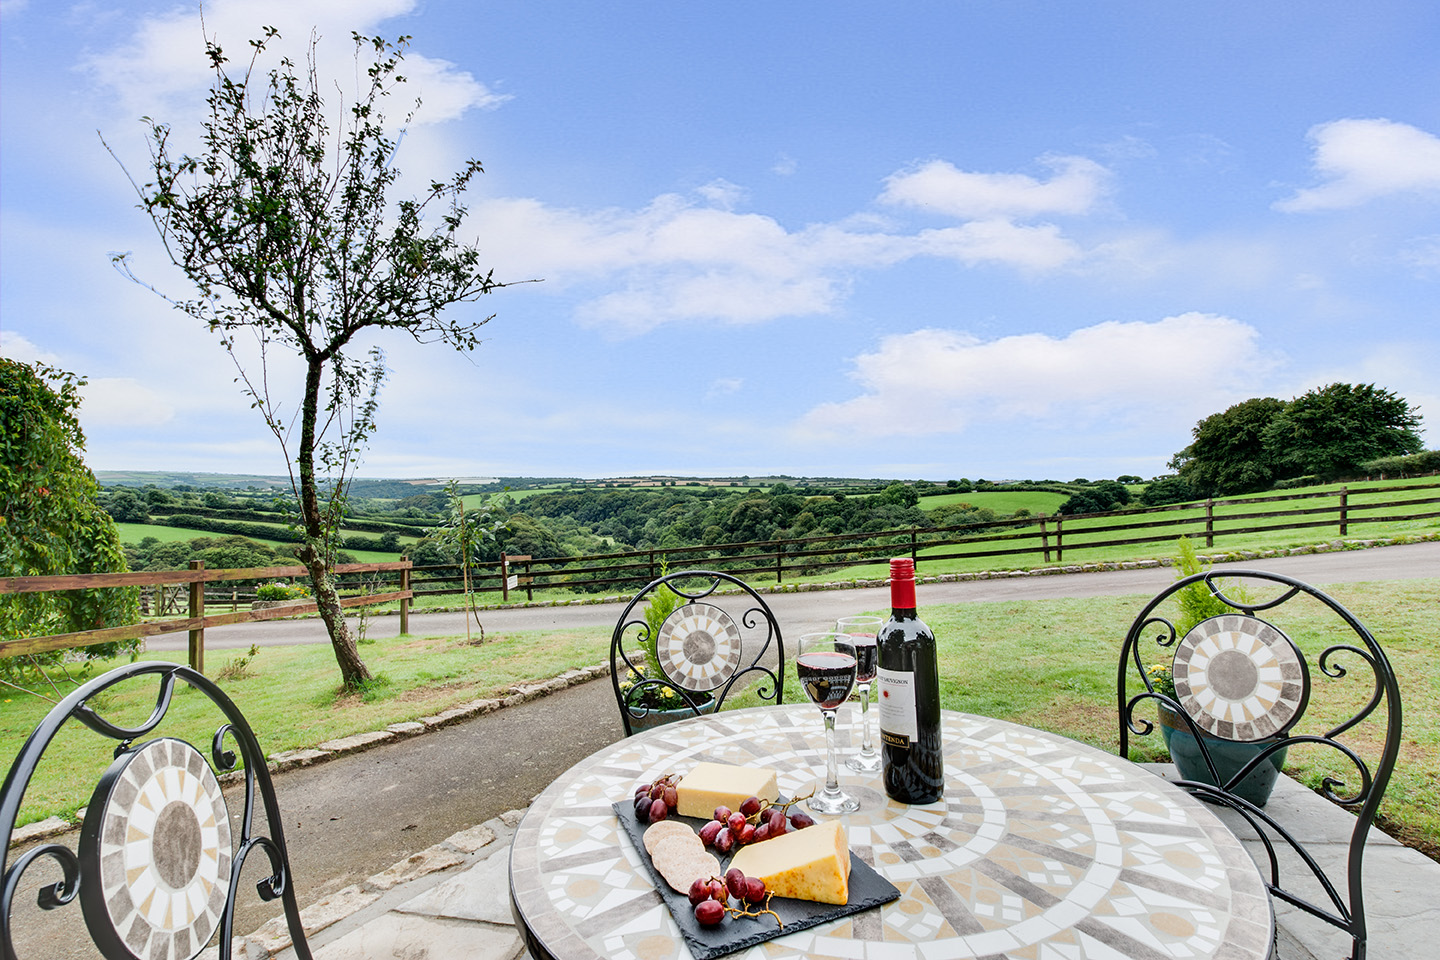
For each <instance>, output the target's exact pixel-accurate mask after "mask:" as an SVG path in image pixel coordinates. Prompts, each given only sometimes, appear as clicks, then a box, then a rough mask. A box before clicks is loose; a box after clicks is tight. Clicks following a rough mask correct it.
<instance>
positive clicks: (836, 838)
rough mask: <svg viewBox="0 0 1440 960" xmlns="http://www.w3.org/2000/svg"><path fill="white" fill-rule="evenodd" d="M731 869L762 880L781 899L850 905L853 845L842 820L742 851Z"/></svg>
mask: <svg viewBox="0 0 1440 960" xmlns="http://www.w3.org/2000/svg"><path fill="white" fill-rule="evenodd" d="M730 866H731V867H732V868H733V869H736V870H739V871H740V872H741V873H743V874H745V876H747V877H759V878H760V879H761V880H763V881H764V882H765V889H766V890H769V891H770V892H771V893H773V894H775V896H777V897H793V898H795V899H796V900H814V901H816V902H818V903H837V904H843V903H848V902H849V901H850V841H849V838H848V837H847V836H846V835H845V827H844V826H843V825H842V824H841V823H840V821H839V820H827V821H825V822H823V823H817V824H816V825H815V826H813V827H806V828H805V829H803V830H792V831H790V832H789V833H782V834H781V835H780V836H778V837H772V838H771V839H769V840H765V841H762V842H760V843H752V844H750V845H749V846H748V847H741V848H740V852H739V853H737V854H735V857H734V859H732V860H731V861H730Z"/></svg>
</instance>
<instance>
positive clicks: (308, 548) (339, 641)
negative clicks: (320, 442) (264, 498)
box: [295, 353, 373, 690]
mask: <svg viewBox="0 0 1440 960" xmlns="http://www.w3.org/2000/svg"><path fill="white" fill-rule="evenodd" d="M307 360H308V364H307V369H306V372H305V400H304V406H303V407H302V412H301V417H300V449H299V451H298V453H297V455H296V458H295V460H296V466H297V467H298V468H299V470H298V472H299V474H300V490H299V491H298V492H299V495H300V521H301V523H302V524H304V527H305V544H304V546H302V547H301V549H300V562H301V563H303V564H305V569H307V570H309V571H310V583H311V585H312V587H313V588H314V591H315V603H316V606H318V607H319V610H320V619H321V620H323V621H324V622H325V630H326V632H328V633H329V634H330V646H331V647H332V648H333V649H334V651H335V662H336V663H337V664H339V666H340V679H341V682H342V683H344V685H345V687H346V689H348V690H354V689H357V688H359V687H360V686H361V685H362V684H364V683H367V682H369V681H370V680H371V679H373V678H372V677H371V676H370V670H369V668H368V667H366V666H365V661H363V660H361V659H360V649H359V647H358V646H356V644H355V635H354V634H352V633H351V632H350V625H349V624H348V623H346V622H345V611H344V609H343V608H342V607H341V606H340V592H339V591H338V590H336V589H335V578H334V576H333V575H332V574H331V572H330V551H329V549H328V545H329V536H327V534H329V535H332V536H333V535H334V533H335V532H336V531H332V530H326V529H325V517H324V511H323V510H322V509H321V506H320V495H319V491H318V490H317V488H316V485H315V421H316V419H317V417H318V416H319V410H320V381H321V378H322V377H323V376H324V371H325V359H324V358H323V357H322V356H318V355H316V354H313V353H312V354H311V355H310V356H309V357H308V358H307Z"/></svg>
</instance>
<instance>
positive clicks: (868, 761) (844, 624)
mask: <svg viewBox="0 0 1440 960" xmlns="http://www.w3.org/2000/svg"><path fill="white" fill-rule="evenodd" d="M884 625H885V619H884V618H883V617H840V618H839V619H837V620H836V621H835V630H836V632H838V633H848V634H849V635H850V638H851V639H852V640H853V641H854V642H855V685H856V688H857V689H858V690H859V691H860V728H861V729H862V730H863V731H864V734H863V739H862V740H861V741H860V743H861V746H860V752H859V753H852V754H851V755H850V757H849V758H848V759H847V760H846V761H845V766H847V767H849V768H850V769H851V770H856V771H859V772H860V773H874V772H875V771H877V770H879V769H880V766H881V760H880V751H879V750H876V749H875V744H874V743H873V742H872V741H871V740H870V685H871V684H872V683H874V682H875V668H876V667H877V666H878V664H879V659H880V654H879V651H878V650H877V649H876V646H875V637H876V635H877V634H879V632H880V628H881V627H882V626H884Z"/></svg>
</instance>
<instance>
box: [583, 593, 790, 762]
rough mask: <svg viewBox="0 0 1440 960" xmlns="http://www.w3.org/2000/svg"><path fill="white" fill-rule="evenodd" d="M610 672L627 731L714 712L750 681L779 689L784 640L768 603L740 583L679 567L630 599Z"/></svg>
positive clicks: (775, 692) (774, 694)
mask: <svg viewBox="0 0 1440 960" xmlns="http://www.w3.org/2000/svg"><path fill="white" fill-rule="evenodd" d="M610 676H611V682H612V684H613V685H614V687H615V702H616V703H617V704H618V705H619V707H620V716H621V718H622V719H623V720H624V722H625V733H626V735H627V736H628V735H630V734H632V733H634V732H635V731H636V730H643V729H648V728H650V727H653V726H656V725H657V724H660V723H665V722H668V721H670V720H675V719H684V718H685V717H690V716H700V715H701V714H704V713H711V712H713V711H716V710H719V709H720V708H721V706H722V705H723V704H724V702H725V699H726V697H728V696H729V695H730V694H731V693H732V692H733V691H735V690H736V689H737V687H746V686H748V685H750V684H751V683H752V682H753V683H754V685H755V691H756V695H757V696H758V697H759V699H760V700H761V701H764V702H770V703H777V704H778V703H780V702H781V700H782V697H783V695H784V690H783V686H784V676H785V641H784V639H783V638H782V637H781V635H780V624H779V623H778V622H777V621H776V619H775V614H774V613H772V612H771V610H770V605H769V604H767V603H766V602H765V601H764V599H763V598H761V596H760V595H759V594H758V593H756V592H755V591H754V590H752V589H751V588H750V587H749V586H748V585H747V584H745V583H744V582H743V581H741V580H739V579H737V578H735V577H733V576H731V575H730V574H728V573H720V572H718V571H714V570H682V571H680V572H679V573H670V574H666V575H665V576H663V577H660V578H658V579H656V580H653V581H651V582H650V583H649V584H647V585H646V586H645V588H644V589H642V590H641V591H640V592H639V593H637V594H635V596H634V597H632V598H631V600H630V602H629V604H627V605H626V607H625V609H624V611H623V612H622V613H621V614H620V619H619V620H618V621H617V622H616V624H615V631H614V633H613V634H611V637H610Z"/></svg>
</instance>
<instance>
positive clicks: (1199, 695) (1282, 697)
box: [1118, 570, 1401, 960]
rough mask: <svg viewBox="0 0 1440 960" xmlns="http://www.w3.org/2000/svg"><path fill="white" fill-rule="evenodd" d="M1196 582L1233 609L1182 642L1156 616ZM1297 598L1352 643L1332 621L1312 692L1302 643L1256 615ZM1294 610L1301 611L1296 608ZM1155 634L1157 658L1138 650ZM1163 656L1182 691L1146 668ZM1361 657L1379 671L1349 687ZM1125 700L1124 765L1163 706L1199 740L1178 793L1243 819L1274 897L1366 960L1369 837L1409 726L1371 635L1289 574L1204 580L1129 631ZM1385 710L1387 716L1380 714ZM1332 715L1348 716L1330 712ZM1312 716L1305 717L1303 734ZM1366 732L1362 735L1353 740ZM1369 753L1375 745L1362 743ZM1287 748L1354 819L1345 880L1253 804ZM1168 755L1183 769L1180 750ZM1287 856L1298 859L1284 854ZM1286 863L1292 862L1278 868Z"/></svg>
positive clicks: (1160, 599)
mask: <svg viewBox="0 0 1440 960" xmlns="http://www.w3.org/2000/svg"><path fill="white" fill-rule="evenodd" d="M1196 586H1198V587H1199V588H1200V589H1202V590H1208V592H1209V594H1210V595H1211V596H1213V597H1215V598H1217V599H1218V600H1220V601H1221V602H1222V603H1223V604H1224V607H1225V608H1227V609H1226V611H1225V612H1224V613H1221V614H1219V615H1217V616H1213V617H1210V618H1209V619H1206V620H1204V621H1203V622H1201V623H1199V624H1197V625H1196V626H1194V627H1193V628H1192V629H1191V630H1190V631H1189V632H1188V633H1186V635H1185V636H1183V637H1177V636H1176V629H1175V626H1174V624H1173V623H1171V621H1170V620H1169V619H1167V618H1166V617H1165V616H1163V615H1161V613H1160V608H1161V606H1162V604H1165V603H1166V602H1167V601H1172V602H1173V601H1175V600H1176V599H1177V598H1176V595H1177V594H1178V593H1180V592H1181V591H1183V590H1186V589H1187V588H1192V589H1193V588H1194V587H1196ZM1257 593H1263V594H1264V598H1263V599H1255V598H1254V597H1253V596H1252V594H1257ZM1297 597H1298V598H1306V597H1308V598H1311V599H1313V600H1314V601H1318V603H1319V604H1320V605H1322V606H1319V607H1317V606H1316V605H1315V604H1313V603H1307V602H1305V601H1304V600H1303V599H1302V600H1301V601H1300V602H1299V603H1297V607H1305V608H1307V609H1308V610H1310V611H1318V612H1319V614H1320V615H1321V616H1324V617H1326V619H1327V620H1330V617H1329V615H1330V614H1334V616H1335V617H1338V618H1339V620H1340V621H1343V628H1344V629H1345V630H1348V633H1349V634H1353V638H1346V637H1343V636H1342V637H1341V638H1340V639H1335V640H1330V639H1328V637H1329V635H1330V633H1332V632H1334V631H1337V630H1339V629H1341V625H1340V624H1335V623H1333V622H1328V623H1326V625H1325V628H1324V629H1325V630H1326V631H1327V632H1326V633H1324V634H1322V635H1321V636H1322V637H1324V638H1326V639H1325V640H1324V641H1322V642H1325V643H1326V646H1325V647H1324V649H1323V650H1321V651H1320V653H1319V655H1318V656H1316V657H1314V658H1313V663H1314V666H1315V670H1316V672H1318V674H1319V676H1318V677H1315V679H1316V680H1317V681H1319V683H1318V684H1314V685H1312V682H1311V680H1312V676H1313V673H1312V669H1311V666H1310V662H1309V661H1307V659H1306V655H1305V654H1304V652H1302V650H1301V649H1300V647H1299V646H1298V645H1296V643H1295V642H1294V641H1292V640H1291V639H1290V638H1289V637H1288V636H1286V635H1285V633H1283V632H1282V631H1281V630H1280V628H1279V627H1277V626H1275V625H1274V624H1273V623H1271V622H1269V621H1268V620H1266V619H1261V618H1260V617H1259V616H1257V615H1256V614H1257V613H1265V614H1266V616H1267V617H1268V616H1270V615H1271V614H1270V611H1273V610H1275V609H1276V608H1279V607H1280V606H1282V605H1283V604H1285V603H1287V602H1289V601H1291V600H1293V599H1296V598H1297ZM1296 612H1298V611H1297V610H1296V608H1294V607H1292V608H1291V609H1290V610H1288V611H1287V613H1291V614H1293V613H1296ZM1305 629H1306V631H1307V633H1308V632H1310V628H1308V627H1306V628H1305ZM1152 638H1153V642H1154V643H1155V644H1156V647H1157V649H1156V650H1153V651H1150V650H1148V649H1147V650H1142V647H1145V648H1148V646H1149V641H1150V640H1151V639H1152ZM1156 652H1160V653H1165V654H1166V655H1167V656H1168V665H1169V666H1170V670H1171V675H1172V679H1173V682H1174V693H1173V694H1171V693H1169V692H1168V691H1167V692H1163V693H1162V692H1161V691H1160V690H1158V689H1157V678H1156V676H1155V675H1153V674H1152V672H1151V671H1152V670H1153V669H1154V667H1153V666H1149V667H1148V669H1147V662H1146V661H1147V659H1148V655H1153V654H1154V653H1156ZM1357 660H1358V661H1359V664H1364V665H1368V666H1369V668H1370V672H1369V674H1366V673H1364V672H1363V671H1360V672H1358V673H1357V676H1355V677H1353V678H1351V679H1350V680H1349V681H1348V684H1349V689H1347V683H1346V681H1345V679H1344V678H1346V677H1347V676H1348V673H1347V669H1346V666H1347V664H1348V666H1349V667H1350V668H1351V669H1355V668H1356V667H1357V666H1358V665H1359V664H1357V663H1356V662H1355V661H1357ZM1137 678H1138V679H1137ZM1322 678H1323V679H1322ZM1372 681H1373V687H1372V686H1371V683H1372ZM1127 683H1128V684H1132V685H1131V686H1129V688H1128V689H1129V690H1134V691H1136V692H1135V693H1134V694H1133V695H1131V694H1130V693H1129V692H1127ZM1357 686H1358V689H1356V687H1357ZM1118 692H1119V707H1120V755H1121V756H1127V755H1128V752H1129V745H1130V737H1131V735H1135V736H1137V737H1139V736H1146V735H1149V734H1150V733H1151V732H1152V731H1153V730H1154V729H1155V726H1156V725H1155V724H1154V723H1152V722H1151V721H1150V720H1148V719H1146V718H1144V717H1142V716H1139V715H1137V713H1136V708H1137V707H1138V706H1139V705H1140V704H1141V703H1142V702H1149V701H1155V702H1157V704H1158V705H1159V706H1160V710H1161V714H1162V719H1161V723H1162V724H1165V723H1169V724H1170V725H1171V726H1172V729H1178V730H1180V731H1181V732H1183V733H1188V734H1190V735H1191V736H1193V738H1194V741H1193V742H1194V744H1195V745H1196V747H1198V754H1199V760H1200V762H1199V769H1198V771H1197V772H1195V773H1193V774H1191V775H1190V776H1188V777H1186V776H1185V774H1184V771H1182V772H1181V776H1182V779H1180V780H1179V781H1177V783H1178V785H1179V786H1181V787H1184V788H1185V789H1187V790H1189V791H1190V792H1191V793H1192V794H1194V795H1195V796H1197V797H1199V798H1200V799H1202V800H1205V801H1208V802H1211V803H1214V804H1218V805H1221V806H1223V807H1227V808H1229V809H1231V810H1234V811H1236V813H1238V814H1239V815H1240V817H1241V818H1243V820H1244V821H1245V823H1246V824H1248V827H1249V829H1250V830H1252V831H1253V832H1254V835H1255V837H1256V839H1258V840H1259V841H1260V844H1261V845H1262V846H1263V849H1264V858H1265V859H1264V861H1263V862H1262V863H1261V868H1262V872H1263V873H1265V874H1267V876H1266V884H1267V886H1268V887H1269V889H1270V893H1271V896H1273V897H1275V898H1277V899H1279V900H1282V901H1284V902H1286V903H1289V904H1292V905H1293V906H1295V907H1298V908H1299V909H1301V910H1304V911H1306V912H1307V913H1310V914H1312V915H1314V916H1316V917H1319V918H1320V919H1322V920H1325V921H1327V922H1329V923H1331V924H1333V925H1334V926H1336V927H1338V928H1339V929H1340V930H1342V931H1343V932H1344V933H1345V934H1348V935H1349V937H1350V939H1351V948H1352V953H1351V960H1364V958H1365V949H1366V926H1365V899H1364V893H1363V890H1362V888H1361V872H1362V867H1363V865H1364V864H1363V858H1364V854H1365V839H1366V836H1367V834H1368V833H1369V831H1370V828H1371V825H1372V824H1373V822H1374V820H1375V813H1376V810H1377V809H1378V808H1379V806H1380V799H1381V797H1382V796H1383V795H1384V793H1385V787H1386V785H1387V784H1388V782H1389V780H1390V774H1391V771H1392V770H1393V769H1394V767H1395V760H1396V756H1397V754H1398V753H1399V749H1400V723H1401V714H1400V689H1399V686H1398V684H1397V683H1396V679H1395V671H1394V670H1393V669H1392V668H1391V666H1390V662H1389V660H1388V659H1387V658H1386V656H1385V653H1384V651H1383V650H1381V649H1380V645H1379V644H1378V643H1377V642H1376V640H1375V638H1374V636H1372V635H1371V633H1370V631H1369V630H1368V629H1366V628H1365V626H1364V625H1363V624H1362V623H1360V621H1359V620H1357V619H1356V618H1355V616H1354V615H1353V614H1351V613H1350V612H1349V611H1348V610H1346V609H1345V608H1344V607H1342V606H1341V605H1340V604H1339V603H1338V602H1336V601H1335V600H1334V599H1333V598H1331V597H1329V596H1327V595H1326V594H1324V593H1322V592H1321V591H1319V590H1317V589H1316V588H1314V587H1312V586H1309V585H1308V584H1305V583H1302V582H1300V581H1298V580H1293V579H1291V578H1289V577H1285V576H1281V575H1279V574H1274V573H1267V572H1264V571H1258V570H1226V571H1210V572H1207V573H1200V574H1195V575H1194V576H1189V577H1186V578H1184V579H1182V580H1179V581H1177V582H1176V583H1174V584H1172V585H1171V586H1170V587H1169V588H1167V589H1166V590H1164V591H1163V592H1162V593H1160V594H1159V595H1158V596H1156V597H1155V598H1154V599H1153V600H1151V601H1150V602H1149V604H1147V605H1146V606H1145V608H1144V609H1143V610H1141V612H1140V614H1139V616H1137V617H1136V618H1135V620H1134V622H1133V623H1132V624H1131V626H1130V630H1129V632H1128V633H1127V634H1126V636H1125V645H1124V647H1123V649H1122V650H1121V654H1120V667H1119V675H1118ZM1312 694H1325V695H1327V696H1326V697H1325V700H1326V702H1327V707H1326V708H1324V709H1321V708H1319V707H1318V706H1317V704H1318V703H1319V701H1315V702H1313V703H1312ZM1346 702H1351V703H1354V702H1358V703H1361V704H1362V705H1361V706H1360V707H1359V709H1358V710H1356V711H1355V713H1354V714H1353V715H1352V716H1349V717H1348V718H1346V713H1347V712H1348V711H1349V709H1351V708H1350V707H1346V706H1343V704H1345V703H1346ZM1382 703H1383V704H1384V709H1383V710H1381V709H1379V708H1380V707H1381V704H1382ZM1329 705H1333V706H1334V708H1335V709H1337V710H1339V711H1340V712H1339V713H1338V714H1334V711H1333V710H1331V709H1330V707H1329ZM1307 708H1309V709H1308V710H1307ZM1167 710H1168V711H1169V712H1170V714H1171V717H1170V718H1169V719H1168V720H1167V719H1165V717H1164V714H1165V712H1166V711H1167ZM1377 711H1378V712H1377ZM1307 713H1308V714H1309V716H1310V720H1308V721H1306V722H1304V723H1303V724H1302V720H1303V719H1304V718H1305V717H1306V715H1307ZM1322 713H1325V714H1327V715H1325V716H1321V714H1322ZM1337 716H1338V718H1339V719H1336V717H1337ZM1362 723H1365V726H1364V727H1361V728H1360V729H1359V730H1356V728H1357V726H1359V725H1360V724H1362ZM1352 730H1354V731H1355V732H1356V733H1362V732H1363V736H1359V737H1357V736H1353V735H1352V737H1350V738H1347V739H1349V740H1350V741H1351V742H1346V739H1342V735H1344V734H1346V733H1347V732H1349V731H1352ZM1186 742H1187V743H1188V742H1189V741H1186ZM1362 743H1363V744H1370V745H1371V746H1368V747H1362V746H1361V744H1362ZM1236 744H1253V745H1254V748H1253V756H1251V757H1250V758H1249V759H1236V758H1232V757H1227V756H1225V755H1224V753H1225V751H1226V750H1228V749H1229V748H1231V747H1234V746H1235V745H1236ZM1375 744H1378V746H1374V745H1375ZM1291 748H1300V749H1304V750H1308V751H1316V753H1317V754H1325V755H1328V757H1327V758H1324V759H1325V762H1326V766H1327V769H1328V773H1327V775H1326V776H1325V777H1324V781H1323V786H1322V791H1321V792H1322V793H1323V795H1324V796H1325V797H1326V798H1327V799H1329V800H1332V801H1334V802H1335V803H1337V804H1340V805H1341V806H1342V807H1344V808H1345V809H1347V810H1349V811H1351V812H1352V813H1354V814H1355V815H1356V819H1355V826H1354V830H1353V832H1352V833H1351V837H1350V843H1349V847H1348V851H1349V852H1348V857H1347V858H1346V863H1345V866H1344V875H1343V876H1341V875H1340V871H1339V870H1338V869H1335V870H1333V874H1334V876H1332V875H1330V874H1329V873H1327V871H1326V870H1325V869H1324V868H1323V867H1322V866H1321V865H1320V864H1319V863H1317V861H1316V857H1315V856H1314V855H1313V853H1312V852H1311V851H1307V850H1306V849H1305V847H1304V846H1303V844H1302V843H1301V841H1299V840H1298V839H1296V837H1295V836H1294V835H1293V834H1292V833H1291V832H1290V831H1288V830H1287V829H1285V828H1284V827H1282V826H1281V825H1280V824H1279V823H1277V822H1276V820H1275V819H1274V818H1273V817H1272V816H1270V815H1268V814H1267V813H1266V812H1265V811H1264V810H1263V809H1261V806H1262V805H1263V803H1264V799H1263V798H1261V799H1259V801H1258V802H1256V799H1255V798H1253V797H1251V796H1249V795H1248V791H1247V789H1246V787H1247V785H1248V784H1251V783H1253V782H1254V781H1253V779H1252V774H1255V775H1256V776H1259V775H1260V774H1259V773H1257V771H1260V772H1262V773H1263V772H1264V771H1265V768H1266V767H1267V765H1270V766H1271V769H1272V772H1273V770H1274V769H1278V767H1279V759H1278V758H1279V757H1280V756H1283V751H1285V750H1288V749H1291ZM1362 751H1363V752H1364V754H1366V755H1365V756H1362ZM1171 752H1172V755H1174V756H1175V758H1176V759H1177V761H1178V760H1179V759H1180V758H1179V755H1178V753H1177V752H1176V751H1175V750H1174V749H1172V751H1171ZM1317 759H1322V758H1321V757H1319V756H1317ZM1352 777H1353V778H1354V779H1353V780H1352ZM1356 781H1358V782H1356ZM1347 782H1348V783H1349V786H1347ZM1242 829H1243V827H1242ZM1287 848H1288V850H1289V851H1291V853H1293V856H1292V855H1291V853H1285V851H1286V849H1287ZM1277 850H1278V851H1280V853H1277ZM1280 854H1284V858H1283V859H1284V860H1285V861H1286V863H1285V865H1284V867H1283V868H1282V862H1281V861H1282V857H1281V855H1280ZM1282 874H1284V875H1283V876H1282ZM1315 900H1319V901H1321V902H1319V903H1316V902H1314V901H1315Z"/></svg>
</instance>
